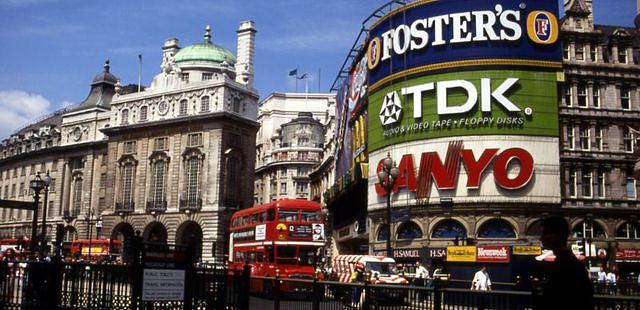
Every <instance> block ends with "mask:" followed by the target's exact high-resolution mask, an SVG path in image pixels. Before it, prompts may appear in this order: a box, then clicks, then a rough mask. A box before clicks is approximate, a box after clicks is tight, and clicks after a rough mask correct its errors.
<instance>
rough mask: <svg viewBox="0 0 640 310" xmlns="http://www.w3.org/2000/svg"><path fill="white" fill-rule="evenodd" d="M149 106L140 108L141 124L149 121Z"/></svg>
mask: <svg viewBox="0 0 640 310" xmlns="http://www.w3.org/2000/svg"><path fill="white" fill-rule="evenodd" d="M147 109H148V108H147V106H143V107H141V108H140V121H141V122H146V121H147Z"/></svg>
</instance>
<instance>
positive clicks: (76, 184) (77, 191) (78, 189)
mask: <svg viewBox="0 0 640 310" xmlns="http://www.w3.org/2000/svg"><path fill="white" fill-rule="evenodd" d="M80 210H82V178H81V177H76V179H75V180H73V214H74V215H78V214H80Z"/></svg>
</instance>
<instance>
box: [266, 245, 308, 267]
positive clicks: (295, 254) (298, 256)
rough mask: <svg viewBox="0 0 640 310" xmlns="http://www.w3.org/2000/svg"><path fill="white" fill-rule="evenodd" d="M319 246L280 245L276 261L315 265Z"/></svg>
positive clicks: (286, 263) (279, 262)
mask: <svg viewBox="0 0 640 310" xmlns="http://www.w3.org/2000/svg"><path fill="white" fill-rule="evenodd" d="M317 249H318V248H317V247H295V246H279V247H278V250H277V251H278V252H277V255H278V257H277V258H276V263H278V264H283V265H299V266H314V265H315V262H316V258H317V257H316V256H317V255H316V250H317Z"/></svg>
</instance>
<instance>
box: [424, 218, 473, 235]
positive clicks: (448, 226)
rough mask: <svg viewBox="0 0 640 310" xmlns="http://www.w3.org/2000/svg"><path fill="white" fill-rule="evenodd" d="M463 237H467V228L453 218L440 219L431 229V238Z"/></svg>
mask: <svg viewBox="0 0 640 310" xmlns="http://www.w3.org/2000/svg"><path fill="white" fill-rule="evenodd" d="M456 237H458V238H459V239H464V238H466V237H467V230H466V229H465V228H464V226H462V224H460V223H459V222H458V221H455V220H443V221H440V222H439V223H438V224H436V226H435V227H434V228H433V230H432V231H431V239H455V238H456Z"/></svg>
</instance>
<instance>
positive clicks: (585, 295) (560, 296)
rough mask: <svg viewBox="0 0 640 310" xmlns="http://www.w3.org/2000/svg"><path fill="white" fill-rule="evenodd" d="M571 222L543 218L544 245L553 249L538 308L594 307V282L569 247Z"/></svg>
mask: <svg viewBox="0 0 640 310" xmlns="http://www.w3.org/2000/svg"><path fill="white" fill-rule="evenodd" d="M568 238H569V223H568V222H567V221H566V220H565V219H564V218H562V217H557V216H556V217H549V218H545V219H543V220H542V235H541V236H540V241H541V242H542V245H543V246H544V247H545V248H547V249H551V250H552V251H553V254H554V255H555V256H556V259H555V260H554V261H553V263H551V264H550V266H549V268H548V270H547V274H546V275H545V277H544V278H545V280H543V281H542V283H541V284H542V287H541V290H540V294H536V295H534V298H535V299H534V303H535V305H534V306H535V307H534V308H535V309H545V310H553V309H585V310H588V309H593V306H594V304H593V284H592V283H591V281H590V280H589V275H588V273H587V270H586V269H585V266H584V264H583V263H582V262H580V261H579V260H578V258H576V256H575V255H574V254H573V252H572V251H571V249H569V248H568V247H567V240H568Z"/></svg>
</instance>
